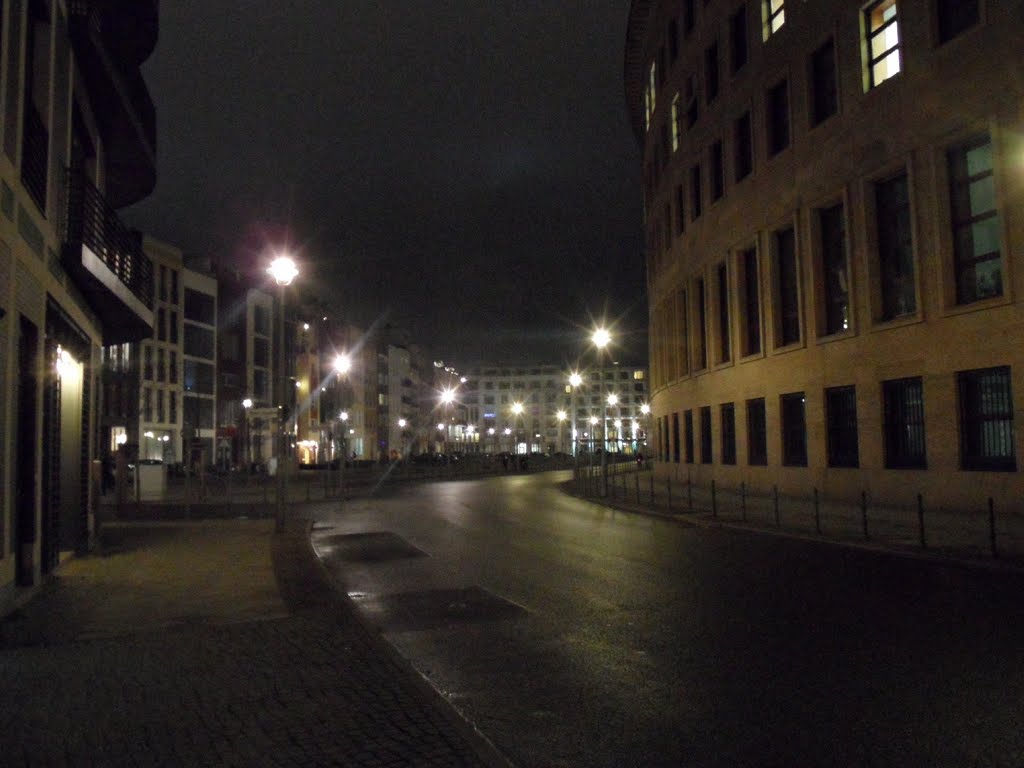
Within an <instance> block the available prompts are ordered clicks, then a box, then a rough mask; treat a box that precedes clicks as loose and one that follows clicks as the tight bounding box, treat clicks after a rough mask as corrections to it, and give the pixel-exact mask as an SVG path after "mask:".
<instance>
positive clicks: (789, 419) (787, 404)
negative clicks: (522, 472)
mask: <svg viewBox="0 0 1024 768" xmlns="http://www.w3.org/2000/svg"><path fill="white" fill-rule="evenodd" d="M781 403H782V463H783V464H784V465H785V466H787V467H806V466H807V419H806V416H805V414H804V393H803V392H792V393H790V394H788V395H783V396H782V399H781Z"/></svg>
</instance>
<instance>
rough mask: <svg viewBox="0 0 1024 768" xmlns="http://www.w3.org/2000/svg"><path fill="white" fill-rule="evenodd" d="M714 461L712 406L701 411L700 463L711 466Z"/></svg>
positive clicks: (702, 408)
mask: <svg viewBox="0 0 1024 768" xmlns="http://www.w3.org/2000/svg"><path fill="white" fill-rule="evenodd" d="M712 461H714V456H713V454H712V447H711V406H710V405H703V406H701V409H700V463H701V464H710V463H711V462H712Z"/></svg>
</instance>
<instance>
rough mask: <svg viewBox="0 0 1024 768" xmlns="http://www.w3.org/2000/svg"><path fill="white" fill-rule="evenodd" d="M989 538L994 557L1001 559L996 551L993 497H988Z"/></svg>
mask: <svg viewBox="0 0 1024 768" xmlns="http://www.w3.org/2000/svg"><path fill="white" fill-rule="evenodd" d="M988 537H989V541H990V542H991V543H992V557H999V550H998V549H996V507H995V503H994V502H993V501H992V497H991V496H989V497H988Z"/></svg>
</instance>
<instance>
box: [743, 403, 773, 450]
mask: <svg viewBox="0 0 1024 768" xmlns="http://www.w3.org/2000/svg"><path fill="white" fill-rule="evenodd" d="M747 463H748V464H751V465H754V466H762V467H763V466H764V465H766V464H767V463H768V422H767V417H766V415H765V407H764V398H763V397H757V398H754V399H753V400H747Z"/></svg>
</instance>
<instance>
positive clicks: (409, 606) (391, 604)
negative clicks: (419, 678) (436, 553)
mask: <svg viewBox="0 0 1024 768" xmlns="http://www.w3.org/2000/svg"><path fill="white" fill-rule="evenodd" d="M353 597H355V598H356V602H357V603H358V604H359V606H360V607H361V608H362V610H363V611H364V612H365V613H366V615H367V618H369V619H370V620H371V621H372V622H373V623H374V624H376V625H378V626H379V627H380V628H381V629H382V630H385V631H396V632H401V631H410V630H424V629H436V628H438V627H443V626H447V625H449V624H457V623H462V622H484V621H497V620H499V619H514V618H518V617H520V616H525V615H526V609H525V608H523V607H522V606H520V605H516V604H515V603H512V602H509V601H508V600H505V599H504V598H502V597H498V596H497V595H495V594H493V593H491V592H488V591H487V590H486V589H483V588H481V587H463V588H458V589H432V590H425V591H422V592H401V593H398V594H392V595H359V596H355V595H354V596H353Z"/></svg>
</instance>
